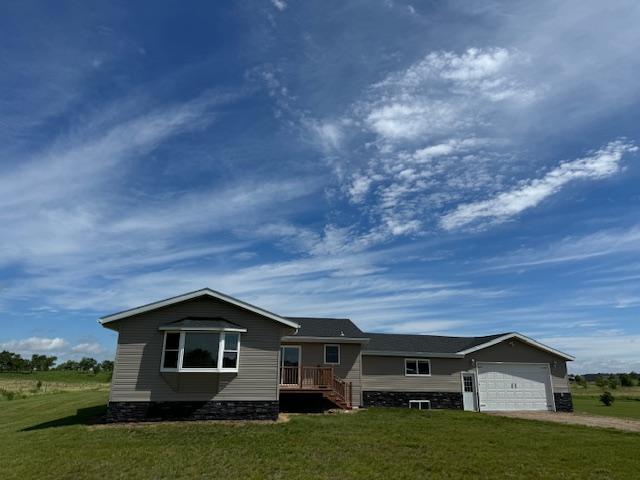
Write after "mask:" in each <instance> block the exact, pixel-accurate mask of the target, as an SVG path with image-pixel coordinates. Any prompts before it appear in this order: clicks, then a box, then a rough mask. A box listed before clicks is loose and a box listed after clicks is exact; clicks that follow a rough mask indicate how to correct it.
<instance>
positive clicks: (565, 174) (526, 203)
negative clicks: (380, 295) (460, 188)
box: [440, 141, 638, 230]
mask: <svg viewBox="0 0 640 480" xmlns="http://www.w3.org/2000/svg"><path fill="white" fill-rule="evenodd" d="M637 150H638V148H637V147H636V146H634V145H631V144H629V143H625V142H623V141H615V142H611V143H609V144H608V145H606V146H605V147H603V148H602V149H600V150H598V151H596V152H594V153H593V154H592V155H589V156H587V157H584V158H580V159H577V160H573V161H570V162H565V163H562V164H560V166H558V167H556V168H554V169H553V170H551V171H550V172H549V173H547V174H546V175H545V176H544V177H542V178H539V179H535V180H527V181H524V182H522V184H521V185H520V186H518V187H517V188H515V189H513V190H510V191H507V192H503V193H500V194H498V195H497V196H495V197H494V198H491V199H489V200H482V201H479V202H473V203H468V204H462V205H459V206H458V207H457V208H456V209H455V210H454V211H452V212H450V213H448V214H446V215H444V216H443V217H442V219H441V220H440V225H441V226H442V227H443V228H444V229H445V230H453V229H456V228H460V227H463V226H465V225H468V224H470V223H473V222H476V221H483V220H484V221H487V220H488V221H492V222H501V221H504V220H507V219H509V218H510V217H512V216H514V215H517V214H519V213H520V212H522V211H524V210H526V209H528V208H532V207H535V206H536V205H538V204H539V203H540V202H541V201H543V200H544V199H545V198H547V197H549V196H551V195H553V194H555V193H557V192H558V191H559V190H560V188H562V187H563V186H564V185H566V184H567V183H569V182H572V181H574V180H580V179H592V180H597V179H601V178H606V177H609V176H611V175H614V174H615V173H617V172H619V171H620V168H621V166H620V161H621V160H622V157H623V155H624V154H625V153H630V152H635V151H637Z"/></svg>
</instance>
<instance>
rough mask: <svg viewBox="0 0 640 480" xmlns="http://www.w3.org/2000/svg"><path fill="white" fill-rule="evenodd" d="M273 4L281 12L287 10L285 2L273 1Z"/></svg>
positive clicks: (283, 0) (280, 0)
mask: <svg viewBox="0 0 640 480" xmlns="http://www.w3.org/2000/svg"><path fill="white" fill-rule="evenodd" d="M271 3H272V5H273V6H274V7H276V8H277V9H278V10H280V11H281V12H282V11H284V10H285V9H286V8H287V2H286V1H285V0H271Z"/></svg>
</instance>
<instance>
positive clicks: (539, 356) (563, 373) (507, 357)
mask: <svg viewBox="0 0 640 480" xmlns="http://www.w3.org/2000/svg"><path fill="white" fill-rule="evenodd" d="M471 359H474V360H475V361H476V362H518V363H546V364H549V367H550V369H551V385H552V386H553V391H554V392H558V393H566V392H569V380H568V378H567V362H566V361H565V360H564V359H563V358H562V357H558V356H556V355H553V354H551V353H549V352H545V351H544V350H540V349H538V348H535V347H532V346H530V345H528V344H526V343H524V342H522V341H520V340H517V339H509V340H505V341H503V342H500V343H498V344H496V345H492V346H491V347H487V348H484V349H482V350H478V351H476V352H472V353H469V354H467V355H466V356H465V358H464V366H465V370H467V369H471V368H473V367H472V365H471Z"/></svg>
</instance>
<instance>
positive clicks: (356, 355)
mask: <svg viewBox="0 0 640 480" xmlns="http://www.w3.org/2000/svg"><path fill="white" fill-rule="evenodd" d="M283 345H299V346H300V347H301V349H302V353H301V356H302V366H304V367H325V366H327V367H333V369H334V373H335V375H336V376H337V377H339V378H342V379H344V380H347V381H349V382H351V384H352V387H353V392H352V393H353V397H352V402H353V404H354V405H358V406H359V405H361V404H362V402H361V394H362V388H361V360H362V357H361V354H360V350H361V345H360V344H359V343H339V342H333V343H327V344H326V345H340V364H339V365H326V364H325V363H324V346H325V344H324V343H303V342H299V343H296V342H286V343H283Z"/></svg>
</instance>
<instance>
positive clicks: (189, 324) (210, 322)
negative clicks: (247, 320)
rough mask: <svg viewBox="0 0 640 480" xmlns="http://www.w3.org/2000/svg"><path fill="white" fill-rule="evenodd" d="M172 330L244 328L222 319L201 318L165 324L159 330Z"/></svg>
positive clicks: (184, 319)
mask: <svg viewBox="0 0 640 480" xmlns="http://www.w3.org/2000/svg"><path fill="white" fill-rule="evenodd" d="M171 328H176V329H182V328H184V329H189V328H220V329H223V328H234V329H240V330H243V329H244V327H242V326H241V325H238V324H237V323H233V322H230V321H229V320H225V319H224V318H221V317H212V318H201V317H186V318H182V319H180V320H176V321H174V322H169V323H165V324H164V325H161V326H160V327H158V329H159V330H167V329H171Z"/></svg>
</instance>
